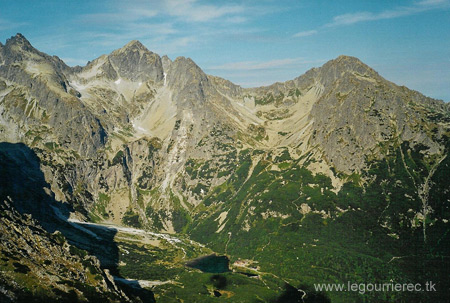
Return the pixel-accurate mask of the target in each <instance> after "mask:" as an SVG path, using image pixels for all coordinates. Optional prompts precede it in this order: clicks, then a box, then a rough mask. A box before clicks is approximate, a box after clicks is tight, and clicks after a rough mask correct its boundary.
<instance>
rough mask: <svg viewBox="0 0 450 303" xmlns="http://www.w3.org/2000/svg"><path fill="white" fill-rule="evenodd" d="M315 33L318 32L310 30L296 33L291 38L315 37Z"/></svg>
mask: <svg viewBox="0 0 450 303" xmlns="http://www.w3.org/2000/svg"><path fill="white" fill-rule="evenodd" d="M317 33H318V31H317V30H315V29H314V30H310V31H303V32H298V33H296V34H294V36H293V37H295V38H300V37H308V36H312V35H315V34H317Z"/></svg>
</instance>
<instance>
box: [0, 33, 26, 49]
mask: <svg viewBox="0 0 450 303" xmlns="http://www.w3.org/2000/svg"><path fill="white" fill-rule="evenodd" d="M13 44H14V45H20V46H25V47H31V48H32V46H31V43H30V42H29V41H28V40H27V38H25V36H24V35H22V34H21V33H17V34H16V35H15V36H12V37H11V38H9V39H7V40H6V45H13Z"/></svg>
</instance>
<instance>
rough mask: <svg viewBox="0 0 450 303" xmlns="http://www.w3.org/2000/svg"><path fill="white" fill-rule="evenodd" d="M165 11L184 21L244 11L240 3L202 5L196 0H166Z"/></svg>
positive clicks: (200, 20)
mask: <svg viewBox="0 0 450 303" xmlns="http://www.w3.org/2000/svg"><path fill="white" fill-rule="evenodd" d="M165 11H166V13H167V14H169V15H171V16H176V17H180V18H182V19H183V20H184V21H191V22H192V21H194V22H206V21H211V20H214V19H217V18H220V17H223V16H230V15H231V16H233V15H236V14H239V13H243V12H244V11H245V7H244V6H240V5H211V4H208V5H204V4H199V3H198V1H196V0H168V1H165Z"/></svg>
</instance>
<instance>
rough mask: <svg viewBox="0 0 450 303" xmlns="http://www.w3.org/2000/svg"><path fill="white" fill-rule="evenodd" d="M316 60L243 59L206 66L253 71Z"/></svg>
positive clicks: (224, 69)
mask: <svg viewBox="0 0 450 303" xmlns="http://www.w3.org/2000/svg"><path fill="white" fill-rule="evenodd" d="M314 62H315V61H306V60H304V59H303V58H285V59H277V60H270V61H265V62H259V61H241V62H230V63H225V64H222V65H217V66H211V67H209V68H205V69H206V70H223V71H239V70H240V71H252V70H268V69H278V68H285V67H292V66H293V65H301V64H310V63H314Z"/></svg>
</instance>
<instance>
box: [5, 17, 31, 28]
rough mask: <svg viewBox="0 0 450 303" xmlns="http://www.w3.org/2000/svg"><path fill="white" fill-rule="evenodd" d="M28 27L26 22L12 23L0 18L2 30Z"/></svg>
mask: <svg viewBox="0 0 450 303" xmlns="http://www.w3.org/2000/svg"><path fill="white" fill-rule="evenodd" d="M24 25H27V23H26V22H11V21H9V20H6V19H2V18H0V30H11V29H14V28H18V27H21V26H24Z"/></svg>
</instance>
